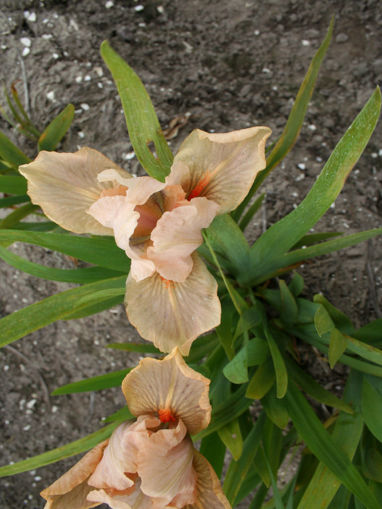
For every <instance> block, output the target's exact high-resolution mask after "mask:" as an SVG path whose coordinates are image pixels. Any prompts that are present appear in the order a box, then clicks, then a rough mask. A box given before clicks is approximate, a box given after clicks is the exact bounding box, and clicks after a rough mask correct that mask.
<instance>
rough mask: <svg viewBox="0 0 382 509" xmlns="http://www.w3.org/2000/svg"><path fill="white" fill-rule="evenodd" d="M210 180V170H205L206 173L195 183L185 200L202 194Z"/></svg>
mask: <svg viewBox="0 0 382 509" xmlns="http://www.w3.org/2000/svg"><path fill="white" fill-rule="evenodd" d="M210 180H211V174H210V172H208V171H207V172H206V174H205V175H204V176H203V177H202V178H201V179H200V180H199V182H198V183H197V184H196V186H195V187H194V189H192V190H191V191H190V193H189V195H188V196H187V200H189V201H190V200H192V198H197V197H198V196H200V195H201V194H202V192H203V191H204V189H205V188H206V187H207V186H208V184H209V182H210Z"/></svg>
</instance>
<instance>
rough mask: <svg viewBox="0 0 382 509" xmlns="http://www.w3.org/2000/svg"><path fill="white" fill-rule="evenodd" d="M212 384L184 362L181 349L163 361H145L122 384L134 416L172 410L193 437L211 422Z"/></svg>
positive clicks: (149, 359)
mask: <svg viewBox="0 0 382 509" xmlns="http://www.w3.org/2000/svg"><path fill="white" fill-rule="evenodd" d="M209 384H210V381H209V380H208V379H207V378H205V377H204V376H203V375H201V374H200V373H198V372H196V371H194V370H193V369H191V368H190V367H189V366H187V364H186V363H185V362H184V360H183V358H182V356H181V355H180V353H179V351H178V349H174V350H173V351H172V352H171V354H169V355H167V356H166V357H165V358H164V359H163V360H157V359H152V358H146V359H143V360H141V361H140V363H139V365H138V366H137V367H136V368H135V369H134V370H132V371H131V372H130V373H129V374H128V375H126V377H125V379H124V380H123V383H122V391H123V393H124V395H125V398H126V401H127V405H128V407H129V409H130V412H131V413H132V414H133V415H136V416H140V415H145V414H148V413H151V412H159V411H160V410H169V411H170V413H171V415H173V416H175V417H176V418H178V419H181V420H182V422H183V423H184V424H185V426H186V427H187V429H188V431H189V432H190V433H191V434H194V433H198V432H199V431H201V430H202V429H205V428H206V427H207V426H208V424H209V422H210V418H211V405H210V401H209V398H208V388H209Z"/></svg>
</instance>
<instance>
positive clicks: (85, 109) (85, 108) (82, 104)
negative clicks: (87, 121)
mask: <svg viewBox="0 0 382 509" xmlns="http://www.w3.org/2000/svg"><path fill="white" fill-rule="evenodd" d="M80 106H81V108H82V109H83V110H84V111H88V110H89V108H90V106H89V105H88V104H87V103H81V105H80Z"/></svg>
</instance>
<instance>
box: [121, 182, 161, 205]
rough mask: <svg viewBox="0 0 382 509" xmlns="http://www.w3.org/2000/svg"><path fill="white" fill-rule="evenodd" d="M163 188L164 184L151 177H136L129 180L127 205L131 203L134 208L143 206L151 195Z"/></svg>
mask: <svg viewBox="0 0 382 509" xmlns="http://www.w3.org/2000/svg"><path fill="white" fill-rule="evenodd" d="M165 186H166V184H165V183H163V182H159V180H156V179H154V178H152V177H137V178H135V179H132V180H129V189H128V191H127V194H126V196H127V199H128V201H129V203H133V204H134V206H135V205H143V204H144V203H146V201H147V200H148V199H149V198H150V196H151V195H152V194H154V193H158V192H159V191H161V190H162V189H164V187H165Z"/></svg>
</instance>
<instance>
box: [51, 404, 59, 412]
mask: <svg viewBox="0 0 382 509" xmlns="http://www.w3.org/2000/svg"><path fill="white" fill-rule="evenodd" d="M57 410H58V406H56V405H53V406H52V414H55V413H56V412H57Z"/></svg>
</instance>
